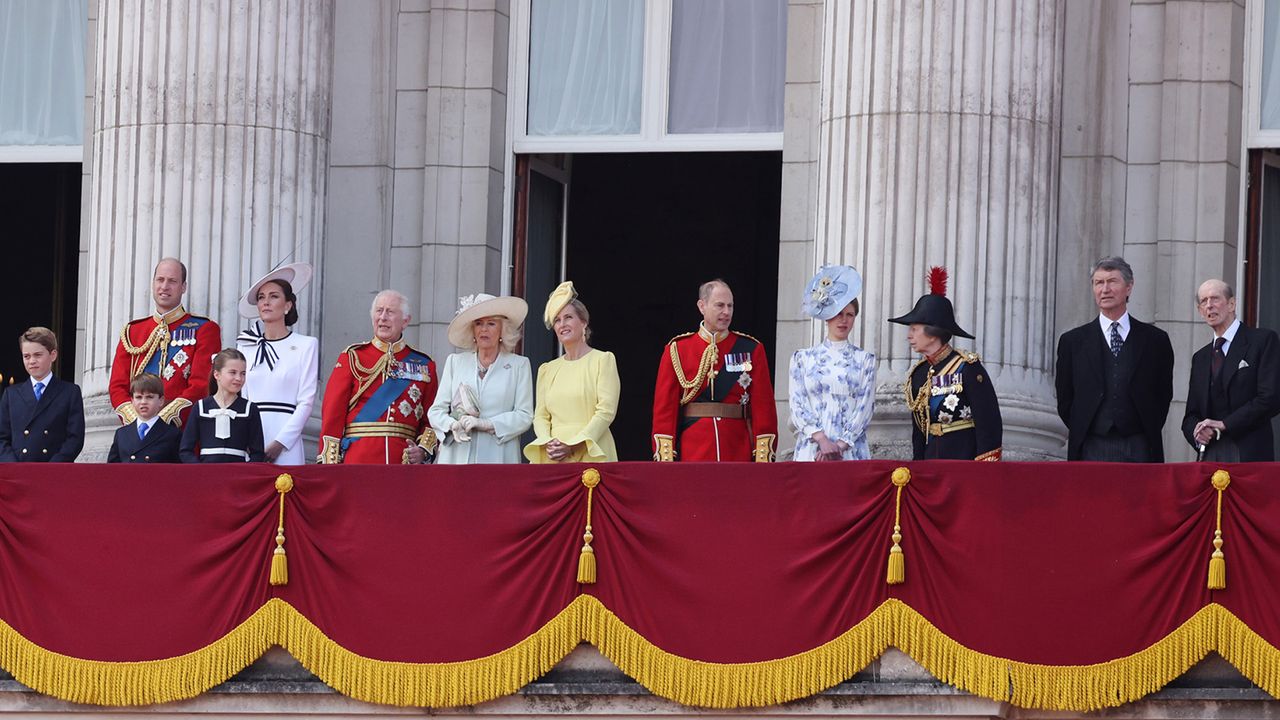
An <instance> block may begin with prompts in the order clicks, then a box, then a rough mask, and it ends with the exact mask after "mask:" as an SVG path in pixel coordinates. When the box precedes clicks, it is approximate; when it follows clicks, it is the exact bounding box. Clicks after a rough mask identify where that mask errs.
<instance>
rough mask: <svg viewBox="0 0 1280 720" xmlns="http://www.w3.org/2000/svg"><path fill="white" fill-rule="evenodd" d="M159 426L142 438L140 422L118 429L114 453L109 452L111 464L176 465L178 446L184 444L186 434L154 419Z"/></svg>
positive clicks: (158, 419) (114, 442)
mask: <svg viewBox="0 0 1280 720" xmlns="http://www.w3.org/2000/svg"><path fill="white" fill-rule="evenodd" d="M152 421H153V422H154V423H155V424H154V425H152V426H151V429H150V430H148V431H147V436H146V437H145V438H143V439H141V440H139V439H138V421H137V420H135V421H133V422H131V423H129V424H128V425H125V426H124V427H121V428H117V429H116V438H115V440H113V441H111V451H110V452H108V453H107V462H109V463H117V462H123V463H176V462H182V461H181V460H179V459H178V444H179V443H181V442H182V431H181V430H179V429H178V428H176V427H174V426H173V425H170V424H169V423H167V422H165V421H163V420H161V419H160V418H158V417H157V418H152Z"/></svg>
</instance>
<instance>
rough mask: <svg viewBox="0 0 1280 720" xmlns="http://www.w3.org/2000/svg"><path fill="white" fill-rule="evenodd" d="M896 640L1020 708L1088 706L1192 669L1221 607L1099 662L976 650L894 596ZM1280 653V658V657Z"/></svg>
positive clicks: (968, 684)
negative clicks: (1047, 660) (1030, 659)
mask: <svg viewBox="0 0 1280 720" xmlns="http://www.w3.org/2000/svg"><path fill="white" fill-rule="evenodd" d="M886 609H888V610H889V611H890V612H891V613H893V615H894V616H895V617H894V620H893V622H892V624H893V626H894V627H895V628H896V629H897V631H898V634H897V638H896V639H895V642H894V643H893V645H894V646H896V647H897V648H899V649H901V650H902V651H903V652H904V653H906V654H907V655H909V656H911V657H912V658H913V659H914V660H915V661H916V662H918V663H920V665H921V666H923V667H924V668H925V669H926V670H928V671H929V672H930V673H932V674H933V675H934V676H935V677H937V678H938V679H939V680H942V681H943V682H945V683H948V684H950V685H954V686H955V687H957V688H959V689H961V690H964V691H966V692H969V693H972V694H974V695H979V696H981V697H985V698H988V699H991V700H999V701H1004V702H1009V703H1012V704H1013V705H1017V706H1018V707H1024V708H1038V709H1043V710H1071V711H1075V712H1083V711H1090V710H1097V709H1100V708H1104V707H1114V706H1117V705H1123V704H1124V703H1127V702H1132V701H1134V700H1138V699H1140V698H1142V697H1144V696H1146V695H1149V694H1151V693H1153V692H1155V691H1156V690H1159V689H1160V688H1162V687H1164V686H1165V685H1167V684H1169V683H1170V682H1171V681H1173V680H1174V679H1175V678H1177V677H1178V676H1180V675H1182V674H1183V673H1185V672H1186V671H1187V670H1189V669H1190V668H1191V666H1192V665H1195V664H1196V663H1197V662H1199V661H1200V660H1202V659H1204V657H1205V655H1207V654H1208V653H1209V651H1210V650H1214V649H1216V645H1217V629H1218V621H1219V617H1220V616H1219V611H1221V610H1222V608H1221V606H1218V605H1209V606H1206V607H1204V608H1201V609H1200V610H1199V611H1198V612H1196V614H1195V615H1192V616H1191V617H1190V618H1189V619H1188V620H1187V621H1186V622H1184V623H1183V624H1182V625H1181V626H1179V627H1178V628H1177V629H1175V630H1174V631H1173V632H1171V633H1169V634H1168V635H1166V636H1165V637H1163V638H1161V639H1160V640H1159V641H1157V642H1156V643H1155V644H1153V645H1151V646H1150V647H1147V648H1145V649H1143V650H1140V651H1138V652H1136V653H1134V654H1132V655H1128V656H1126V657H1122V658H1117V659H1115V660H1109V661H1107V662H1102V663H1097V664H1093V665H1040V664H1035V663H1024V662H1017V661H1014V660H1008V659H1005V658H999V657H995V656H993V655H987V654H985V653H981V652H978V651H976V650H971V649H969V648H966V647H964V646H963V645H961V644H959V643H957V642H956V641H955V640H952V639H951V638H949V637H947V636H946V635H944V634H943V633H942V632H941V631H939V630H938V629H937V628H936V627H934V625H933V624H932V623H930V622H929V621H928V620H926V619H925V618H924V616H923V615H921V614H920V613H918V612H916V611H915V610H914V609H912V608H911V607H910V606H908V605H906V604H905V603H902V602H901V601H898V600H887V601H886V602H885V604H884V605H881V606H880V607H879V608H877V610H876V612H881V611H883V610H886ZM1277 659H1280V658H1277Z"/></svg>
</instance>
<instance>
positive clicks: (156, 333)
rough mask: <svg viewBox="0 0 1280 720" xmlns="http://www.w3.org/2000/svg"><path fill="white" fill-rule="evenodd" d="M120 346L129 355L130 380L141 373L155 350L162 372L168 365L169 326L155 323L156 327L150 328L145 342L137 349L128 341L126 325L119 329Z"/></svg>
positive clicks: (127, 326)
mask: <svg viewBox="0 0 1280 720" xmlns="http://www.w3.org/2000/svg"><path fill="white" fill-rule="evenodd" d="M120 345H121V346H122V347H124V351H125V352H126V353H128V355H129V377H130V378H135V377H137V376H138V373H140V372H142V368H145V367H146V366H147V363H149V362H151V356H152V355H155V354H156V350H157V349H158V350H160V369H161V370H163V369H164V366H165V365H167V364H168V357H167V356H168V353H169V326H168V325H167V324H165V323H163V322H159V323H156V326H155V327H153V328H151V334H150V335H148V336H147V341H146V342H144V343H142V345H141V346H140V347H139V346H135V345H134V344H133V343H132V342H130V341H129V325H128V324H127V323H126V324H125V326H124V327H123V328H120Z"/></svg>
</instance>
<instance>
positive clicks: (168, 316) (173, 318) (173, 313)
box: [151, 305, 187, 325]
mask: <svg viewBox="0 0 1280 720" xmlns="http://www.w3.org/2000/svg"><path fill="white" fill-rule="evenodd" d="M186 314H187V309H186V308H184V307H182V306H181V305H179V306H178V307H176V308H174V309H172V310H170V311H169V312H167V313H165V314H163V315H161V314H160V313H158V312H153V313H151V319H152V320H155V321H156V324H157V325H172V324H173V323H175V322H177V321H178V319H179V318H181V317H182V316H184V315H186Z"/></svg>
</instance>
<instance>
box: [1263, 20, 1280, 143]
mask: <svg viewBox="0 0 1280 720" xmlns="http://www.w3.org/2000/svg"><path fill="white" fill-rule="evenodd" d="M1264 17H1265V20H1264V21H1263V23H1262V25H1263V28H1262V113H1261V118H1260V119H1261V123H1260V124H1261V125H1262V129H1263V130H1276V129H1280V0H1267V5H1266V7H1265V8H1264Z"/></svg>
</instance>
